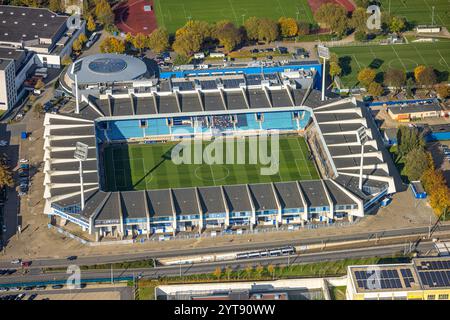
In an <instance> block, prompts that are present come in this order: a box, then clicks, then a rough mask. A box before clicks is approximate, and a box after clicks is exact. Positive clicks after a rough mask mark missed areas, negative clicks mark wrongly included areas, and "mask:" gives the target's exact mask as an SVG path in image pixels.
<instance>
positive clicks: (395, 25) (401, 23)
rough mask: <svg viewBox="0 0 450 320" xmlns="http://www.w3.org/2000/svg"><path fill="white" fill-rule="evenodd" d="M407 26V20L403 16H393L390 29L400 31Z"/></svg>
mask: <svg viewBox="0 0 450 320" xmlns="http://www.w3.org/2000/svg"><path fill="white" fill-rule="evenodd" d="M405 27H406V21H405V19H404V18H402V17H393V18H392V19H391V23H390V24H389V30H390V31H391V32H395V33H400V32H402V31H403V30H404V29H405Z"/></svg>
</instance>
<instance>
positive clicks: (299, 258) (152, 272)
mask: <svg viewBox="0 0 450 320" xmlns="http://www.w3.org/2000/svg"><path fill="white" fill-rule="evenodd" d="M433 248H434V244H433V243H432V242H430V241H428V242H421V243H420V244H419V245H418V247H417V248H416V249H417V251H418V252H419V253H420V254H425V253H426V252H428V251H430V250H431V249H433ZM404 249H405V245H404V244H396V245H387V246H379V247H374V246H370V247H366V248H360V249H351V250H335V251H327V252H317V253H307V254H300V255H294V256H290V257H286V256H285V257H268V258H263V259H245V260H239V261H237V260H235V261H226V262H211V263H202V264H192V265H179V266H163V267H156V268H136V269H129V270H110V269H107V270H92V271H91V270H90V271H82V273H81V279H85V280H86V279H99V278H105V279H111V274H113V277H114V278H118V277H135V276H138V275H140V276H142V277H143V278H146V279H157V278H159V277H167V276H180V274H181V275H185V276H186V275H192V274H201V273H212V272H213V271H214V270H215V269H216V268H217V267H221V268H224V267H226V266H229V267H231V268H232V269H233V270H243V269H245V268H246V267H247V266H248V265H252V266H254V267H255V266H256V265H268V264H272V265H288V264H289V265H296V264H304V263H316V262H321V261H330V260H331V261H332V260H342V259H348V258H367V257H386V256H391V255H393V254H397V253H401V252H403V250H404ZM67 277H68V274H67V273H66V272H52V273H40V272H39V271H38V270H37V269H35V270H34V271H33V272H32V271H30V272H29V273H26V274H23V275H22V274H19V273H15V274H13V275H10V276H2V277H0V284H17V285H18V284H22V286H23V284H24V283H31V282H43V281H58V280H64V281H65V280H66V279H67Z"/></svg>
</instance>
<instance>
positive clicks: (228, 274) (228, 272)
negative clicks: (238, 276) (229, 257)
mask: <svg viewBox="0 0 450 320" xmlns="http://www.w3.org/2000/svg"><path fill="white" fill-rule="evenodd" d="M232 272H233V269H232V268H231V267H230V266H226V268H225V274H226V275H227V279H228V280H230V276H231V273H232Z"/></svg>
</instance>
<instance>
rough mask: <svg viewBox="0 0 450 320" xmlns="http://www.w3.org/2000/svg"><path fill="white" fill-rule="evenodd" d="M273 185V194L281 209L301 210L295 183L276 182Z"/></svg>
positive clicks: (301, 203)
mask: <svg viewBox="0 0 450 320" xmlns="http://www.w3.org/2000/svg"><path fill="white" fill-rule="evenodd" d="M274 185H275V192H276V193H277V196H278V199H279V201H280V205H281V207H282V208H283V209H290V208H303V202H302V199H301V196H300V191H299V188H298V186H297V182H295V181H294V182H276V183H274Z"/></svg>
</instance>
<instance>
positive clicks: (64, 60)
mask: <svg viewBox="0 0 450 320" xmlns="http://www.w3.org/2000/svg"><path fill="white" fill-rule="evenodd" d="M61 63H62V65H63V66H68V65H70V64H72V59H71V58H70V56H68V55H65V56H64V57H63V58H62V59H61Z"/></svg>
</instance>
